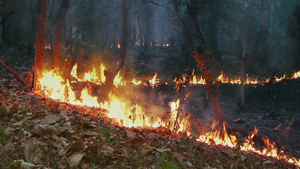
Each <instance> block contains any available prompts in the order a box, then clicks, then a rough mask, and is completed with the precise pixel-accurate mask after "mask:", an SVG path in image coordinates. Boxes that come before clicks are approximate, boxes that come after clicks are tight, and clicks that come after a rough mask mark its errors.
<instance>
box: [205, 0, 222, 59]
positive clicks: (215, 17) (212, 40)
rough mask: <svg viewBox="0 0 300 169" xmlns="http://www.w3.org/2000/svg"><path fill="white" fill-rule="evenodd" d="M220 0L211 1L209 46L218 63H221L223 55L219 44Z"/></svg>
mask: <svg viewBox="0 0 300 169" xmlns="http://www.w3.org/2000/svg"><path fill="white" fill-rule="evenodd" d="M221 3H222V2H220V0H210V12H211V20H212V22H210V24H209V33H208V36H209V37H208V38H209V40H208V41H209V45H210V47H211V49H212V51H213V55H214V58H215V59H216V60H217V61H219V62H220V61H221V54H220V49H219V43H218V27H219V21H220V14H219V13H220V12H219V11H220V10H221Z"/></svg>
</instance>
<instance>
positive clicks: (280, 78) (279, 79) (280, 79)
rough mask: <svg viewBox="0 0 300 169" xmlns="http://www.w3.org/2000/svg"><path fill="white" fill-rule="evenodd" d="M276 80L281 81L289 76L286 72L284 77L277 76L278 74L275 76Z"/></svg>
mask: <svg viewBox="0 0 300 169" xmlns="http://www.w3.org/2000/svg"><path fill="white" fill-rule="evenodd" d="M274 78H275V79H274V82H277V83H278V82H281V81H282V80H284V79H286V78H287V76H286V74H284V75H283V76H282V77H277V76H274Z"/></svg>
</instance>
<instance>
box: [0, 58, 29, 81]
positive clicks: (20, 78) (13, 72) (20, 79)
mask: <svg viewBox="0 0 300 169" xmlns="http://www.w3.org/2000/svg"><path fill="white" fill-rule="evenodd" d="M0 63H1V64H2V65H3V66H4V67H5V68H6V69H7V70H9V71H10V72H11V73H12V74H14V75H15V77H16V79H17V80H18V81H19V82H21V84H22V85H24V86H28V84H27V83H26V82H25V81H24V80H23V79H22V77H21V76H20V75H19V74H18V73H17V72H16V71H14V70H13V69H12V68H10V67H9V66H7V65H6V64H5V63H4V62H3V61H2V60H1V59H0Z"/></svg>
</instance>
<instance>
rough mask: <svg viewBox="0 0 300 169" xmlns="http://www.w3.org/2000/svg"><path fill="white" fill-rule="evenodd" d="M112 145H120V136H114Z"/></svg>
mask: <svg viewBox="0 0 300 169" xmlns="http://www.w3.org/2000/svg"><path fill="white" fill-rule="evenodd" d="M114 143H115V144H119V143H120V135H119V134H117V135H116V136H115V139H114Z"/></svg>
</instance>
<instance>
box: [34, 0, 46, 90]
mask: <svg viewBox="0 0 300 169" xmlns="http://www.w3.org/2000/svg"><path fill="white" fill-rule="evenodd" d="M47 6H48V0H40V15H39V20H38V29H37V34H36V44H35V60H34V61H35V62H34V75H35V77H34V90H40V89H41V85H40V83H39V79H40V78H41V77H42V73H43V58H44V46H45V36H46V23H47Z"/></svg>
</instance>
